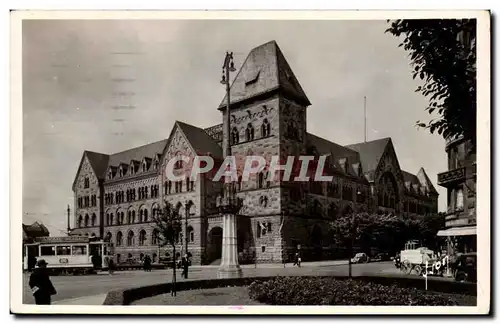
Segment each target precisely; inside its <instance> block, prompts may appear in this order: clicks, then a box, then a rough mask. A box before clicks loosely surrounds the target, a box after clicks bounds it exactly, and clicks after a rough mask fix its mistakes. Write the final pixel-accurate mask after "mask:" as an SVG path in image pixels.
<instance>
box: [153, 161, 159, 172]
mask: <svg viewBox="0 0 500 324" xmlns="http://www.w3.org/2000/svg"><path fill="white" fill-rule="evenodd" d="M159 165H160V162H158V161H155V164H154V168H155V170H158V166H159Z"/></svg>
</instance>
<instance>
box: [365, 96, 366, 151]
mask: <svg viewBox="0 0 500 324" xmlns="http://www.w3.org/2000/svg"><path fill="white" fill-rule="evenodd" d="M365 143H366V96H365Z"/></svg>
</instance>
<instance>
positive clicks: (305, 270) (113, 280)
mask: <svg viewBox="0 0 500 324" xmlns="http://www.w3.org/2000/svg"><path fill="white" fill-rule="evenodd" d="M392 269H395V268H394V266H393V264H392V262H376V263H368V264H359V265H358V264H356V265H353V275H354V276H360V275H372V274H379V273H394V271H393V270H392ZM347 273H348V267H347V265H345V264H340V265H331V264H330V265H321V264H304V265H303V266H302V267H301V268H298V267H292V265H291V264H287V266H286V268H283V267H272V268H271V267H265V266H264V265H262V266H259V267H258V268H253V267H248V266H246V267H244V268H243V275H244V276H272V275H282V276H286V275H333V274H337V275H338V274H347ZM179 275H180V272H178V280H184V279H181V278H179V277H180V276H179ZM28 278H29V274H25V275H24V278H23V279H24V280H23V303H25V304H32V303H34V300H33V297H32V295H31V292H30V290H29V287H28ZM171 278H172V270H171V269H169V270H155V271H152V272H143V271H123V272H116V273H115V274H114V275H113V276H109V275H107V274H98V275H88V276H53V277H51V280H52V282H53V284H54V286H55V288H56V290H57V295H55V296H53V301H54V302H57V301H61V300H67V299H71V298H77V297H84V296H92V295H99V294H105V293H107V292H108V291H110V290H113V289H120V288H131V287H137V286H145V285H152V284H157V283H161V282H165V281H170V280H171ZM210 278H217V267H207V268H205V267H203V268H201V267H192V268H191V269H190V274H189V279H188V280H194V279H210Z"/></svg>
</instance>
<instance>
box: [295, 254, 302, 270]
mask: <svg viewBox="0 0 500 324" xmlns="http://www.w3.org/2000/svg"><path fill="white" fill-rule="evenodd" d="M300 261H301V260H300V253H299V252H298V251H297V252H296V253H295V260H294V262H293V265H297V266H298V267H299V268H300Z"/></svg>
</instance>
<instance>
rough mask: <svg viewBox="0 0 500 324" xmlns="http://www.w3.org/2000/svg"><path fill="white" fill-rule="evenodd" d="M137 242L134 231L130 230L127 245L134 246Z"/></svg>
mask: <svg viewBox="0 0 500 324" xmlns="http://www.w3.org/2000/svg"><path fill="white" fill-rule="evenodd" d="M134 243H135V237H134V232H132V231H130V232H128V235H127V245H128V246H132V245H134Z"/></svg>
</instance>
